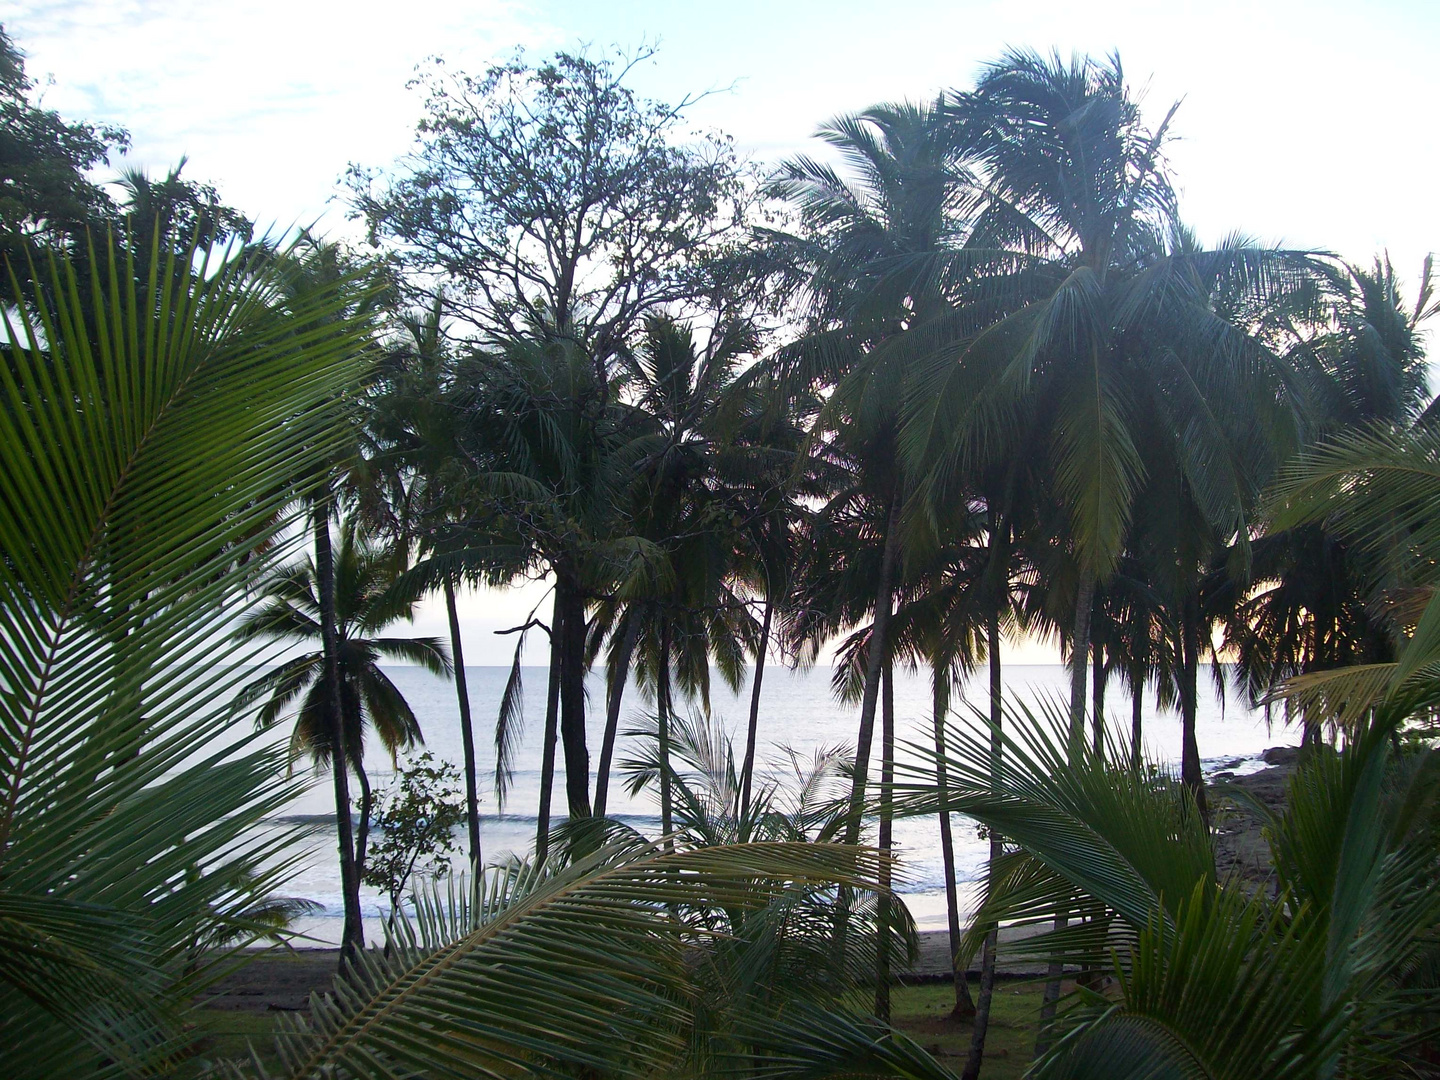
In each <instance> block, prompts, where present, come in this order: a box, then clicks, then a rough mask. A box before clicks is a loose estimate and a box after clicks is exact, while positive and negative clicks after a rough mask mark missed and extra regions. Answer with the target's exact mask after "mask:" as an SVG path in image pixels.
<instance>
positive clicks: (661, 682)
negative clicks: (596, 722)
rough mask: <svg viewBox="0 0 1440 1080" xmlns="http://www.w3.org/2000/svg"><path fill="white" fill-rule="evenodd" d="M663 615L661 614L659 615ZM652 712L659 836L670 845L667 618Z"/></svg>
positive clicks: (661, 638)
mask: <svg viewBox="0 0 1440 1080" xmlns="http://www.w3.org/2000/svg"><path fill="white" fill-rule="evenodd" d="M662 618H663V616H662ZM655 712H656V715H657V719H658V721H659V737H660V741H659V747H658V750H659V753H660V835H661V836H664V837H665V838H666V840H665V846H666V848H667V849H668V848H669V847H670V839H669V837H670V830H671V829H672V828H673V827H674V822H673V821H672V809H671V803H670V800H671V794H670V620H669V619H665V620H664V621H663V622H662V623H661V624H660V658H659V660H658V662H657V665H656V668H655Z"/></svg>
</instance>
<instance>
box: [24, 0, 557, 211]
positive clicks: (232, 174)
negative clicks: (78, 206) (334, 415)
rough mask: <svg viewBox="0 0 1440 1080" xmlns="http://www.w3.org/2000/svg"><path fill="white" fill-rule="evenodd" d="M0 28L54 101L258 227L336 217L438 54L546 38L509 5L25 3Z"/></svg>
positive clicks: (481, 56)
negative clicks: (184, 166)
mask: <svg viewBox="0 0 1440 1080" xmlns="http://www.w3.org/2000/svg"><path fill="white" fill-rule="evenodd" d="M7 30H8V32H9V33H10V34H11V36H12V37H13V38H14V40H15V41H16V43H17V44H18V45H19V46H20V47H21V48H22V49H23V50H24V51H25V52H26V54H27V68H28V70H29V71H30V73H31V75H32V77H36V78H44V77H45V76H53V79H54V82H53V85H50V86H48V87H46V88H45V91H44V93H45V99H46V102H47V104H49V105H50V106H51V107H53V108H56V109H59V110H60V111H61V112H62V113H64V114H66V115H67V116H71V117H75V118H83V119H87V120H91V121H100V122H107V123H114V124H119V125H122V126H124V127H126V128H128V129H129V130H130V132H131V134H132V136H133V148H132V152H131V154H130V158H129V160H130V162H131V163H132V164H138V165H141V166H144V167H146V168H150V169H152V170H158V169H163V168H166V167H169V166H172V165H174V164H175V162H177V161H178V160H179V159H180V158H181V156H186V155H188V157H189V159H190V165H189V167H188V172H189V174H190V175H192V176H193V177H194V178H196V179H203V180H206V181H210V182H213V183H215V184H216V185H217V186H218V187H219V189H220V191H221V194H222V196H223V197H224V198H225V199H226V200H227V201H229V202H231V203H232V204H234V205H236V206H238V207H239V208H241V209H242V210H245V211H246V212H248V213H250V214H252V215H254V216H256V217H259V218H260V219H261V220H262V222H267V223H268V222H271V221H273V222H276V223H278V224H280V225H282V226H286V225H290V224H292V223H309V222H311V221H314V220H316V219H318V218H322V217H323V218H324V221H325V224H326V226H327V227H330V228H334V227H337V226H338V225H339V223H340V221H341V220H342V218H343V214H342V213H341V212H340V210H339V208H338V207H336V206H334V205H333V204H332V203H331V199H332V197H333V196H334V195H335V194H336V191H337V188H336V182H337V180H338V179H339V177H340V176H341V175H342V174H343V172H344V170H345V167H346V165H347V163H349V162H350V161H352V160H358V161H360V162H362V163H365V164H376V165H381V164H386V163H388V162H389V161H390V160H392V159H393V158H394V157H396V156H397V155H398V154H400V153H402V152H403V151H404V150H405V148H406V147H407V146H408V144H409V140H410V136H411V133H412V132H413V130H414V123H415V119H416V117H417V113H418V102H417V100H416V98H415V95H413V94H409V93H407V92H406V91H405V89H404V87H405V83H406V81H407V80H408V79H409V78H410V77H411V76H412V74H413V73H414V70H415V67H416V65H417V64H420V63H421V62H422V61H424V60H425V59H426V58H427V57H428V56H430V55H432V54H435V53H444V54H445V55H446V56H447V58H448V59H451V60H453V61H454V62H457V63H459V64H462V65H471V66H475V67H479V66H482V65H483V64H484V63H485V62H487V61H488V60H490V59H492V58H494V57H495V56H497V55H500V54H503V53H507V52H509V51H510V50H511V49H512V48H514V47H515V46H516V45H517V44H525V45H530V46H532V47H538V48H543V47H545V46H546V45H547V44H548V43H549V41H550V39H551V38H552V37H553V36H554V35H553V33H552V32H551V31H549V30H548V29H547V28H546V26H545V25H544V24H543V22H541V21H539V20H536V19H535V18H534V17H532V16H529V15H527V14H526V12H525V10H524V8H523V7H522V6H521V5H520V4H518V3H514V2H508V0H506V2H491V3H486V4H478V5H477V4H468V3H467V4H456V3H444V2H439V0H415V2H412V3H408V4H403V5H397V4H394V3H379V2H375V0H360V2H355V3H338V2H334V0H320V2H295V0H290V2H285V0H234V2H231V3H224V4H219V3H195V2H190V3H183V2H179V3H177V2H159V3H155V2H143V0H111V2H98V0H70V2H61V3H55V2H53V0H44V2H35V0H21V3H19V4H18V5H17V6H15V7H13V8H12V11H11V14H10V15H9V16H8V17H7Z"/></svg>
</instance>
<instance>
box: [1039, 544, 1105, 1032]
mask: <svg viewBox="0 0 1440 1080" xmlns="http://www.w3.org/2000/svg"><path fill="white" fill-rule="evenodd" d="M1081 574H1082V577H1081V579H1080V588H1079V589H1078V590H1077V592H1076V596H1075V632H1074V635H1073V636H1072V639H1071V642H1070V759H1071V760H1072V761H1075V760H1078V759H1079V757H1080V755H1081V753H1082V752H1083V749H1084V746H1085V674H1086V672H1087V670H1088V669H1089V667H1090V664H1089V660H1090V614H1091V609H1092V608H1093V607H1094V604H1095V579H1094V578H1092V577H1091V576H1090V575H1089V574H1088V573H1086V572H1085V571H1083V570H1082V571H1081ZM1069 922H1070V917H1069V915H1068V914H1067V913H1066V912H1063V911H1062V912H1061V913H1060V914H1058V915H1056V916H1055V929H1056V930H1061V929H1063V928H1064V927H1065V926H1066V925H1067V924H1068V923H1069ZM1045 974H1046V981H1045V993H1044V994H1043V995H1042V997H1041V999H1040V1035H1039V1037H1038V1038H1037V1039H1036V1041H1035V1056H1036V1057H1037V1058H1038V1057H1040V1056H1041V1055H1042V1054H1044V1053H1045V1051H1046V1050H1048V1049H1049V1048H1050V1025H1051V1023H1052V1022H1053V1021H1054V1019H1055V1003H1056V1002H1057V1001H1059V1000H1060V980H1061V976H1062V975H1063V974H1064V968H1063V967H1062V965H1060V964H1059V963H1056V962H1053V961H1052V962H1051V964H1050V967H1049V970H1048V971H1046V973H1045Z"/></svg>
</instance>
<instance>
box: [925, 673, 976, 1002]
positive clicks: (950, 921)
mask: <svg viewBox="0 0 1440 1080" xmlns="http://www.w3.org/2000/svg"><path fill="white" fill-rule="evenodd" d="M933 675H934V689H933V697H934V713H933V716H934V724H935V790H936V791H938V792H939V793H940V799H941V803H940V814H939V818H940V861H941V863H942V864H943V865H944V867H945V916H946V920H947V926H948V928H949V931H950V975H951V978H952V979H953V981H954V983H955V1008H953V1009H952V1010H951V1011H950V1015H951V1016H952V1017H953V1018H954V1019H956V1020H968V1019H970V1018H971V1017H972V1016H974V1015H975V1002H974V1001H972V1000H971V999H970V984H969V983H967V982H966V981H965V969H964V968H963V967H962V966H961V965H960V963H959V955H958V953H959V949H960V888H959V886H958V885H957V884H956V881H955V837H954V834H953V833H952V832H951V831H950V811H949V810H947V809H946V808H945V802H944V800H945V798H946V797H947V792H948V791H949V790H950V778H949V775H948V772H947V770H946V768H945V721H946V719H947V718H948V717H949V715H950V673H949V671H948V670H946V665H945V664H944V663H943V662H937V663H936V664H935V669H934V673H933Z"/></svg>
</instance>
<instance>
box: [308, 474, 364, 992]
mask: <svg viewBox="0 0 1440 1080" xmlns="http://www.w3.org/2000/svg"><path fill="white" fill-rule="evenodd" d="M311 514H312V517H313V522H312V524H313V527H314V533H315V584H316V592H317V593H318V594H319V595H318V596H317V599H318V600H319V602H320V642H321V648H322V649H323V650H324V658H325V686H326V693H325V711H326V713H327V714H328V717H329V722H330V746H331V759H330V774H331V777H332V779H333V781H334V784H335V831H336V839H337V840H338V842H339V848H340V892H341V895H342V896H343V897H344V903H345V923H344V927H343V929H342V930H341V936H340V962H341V965H342V966H343V965H344V964H345V963H346V962H353V960H354V959H355V954H356V953H357V952H359V950H361V949H363V948H364V947H365V927H364V924H363V923H362V922H361V921H360V875H359V868H358V867H357V866H356V865H355V828H354V824H353V822H352V820H351V816H350V772H349V764H350V753H349V751H348V749H347V747H346V745H345V720H344V717H343V716H342V714H341V711H340V637H339V632H338V631H337V629H336V626H335V554H334V552H333V551H332V549H331V547H330V514H329V506H328V497H327V500H326V502H324V503H321V502H317V503H316V504H315V505H314V506H312V507H311Z"/></svg>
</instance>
